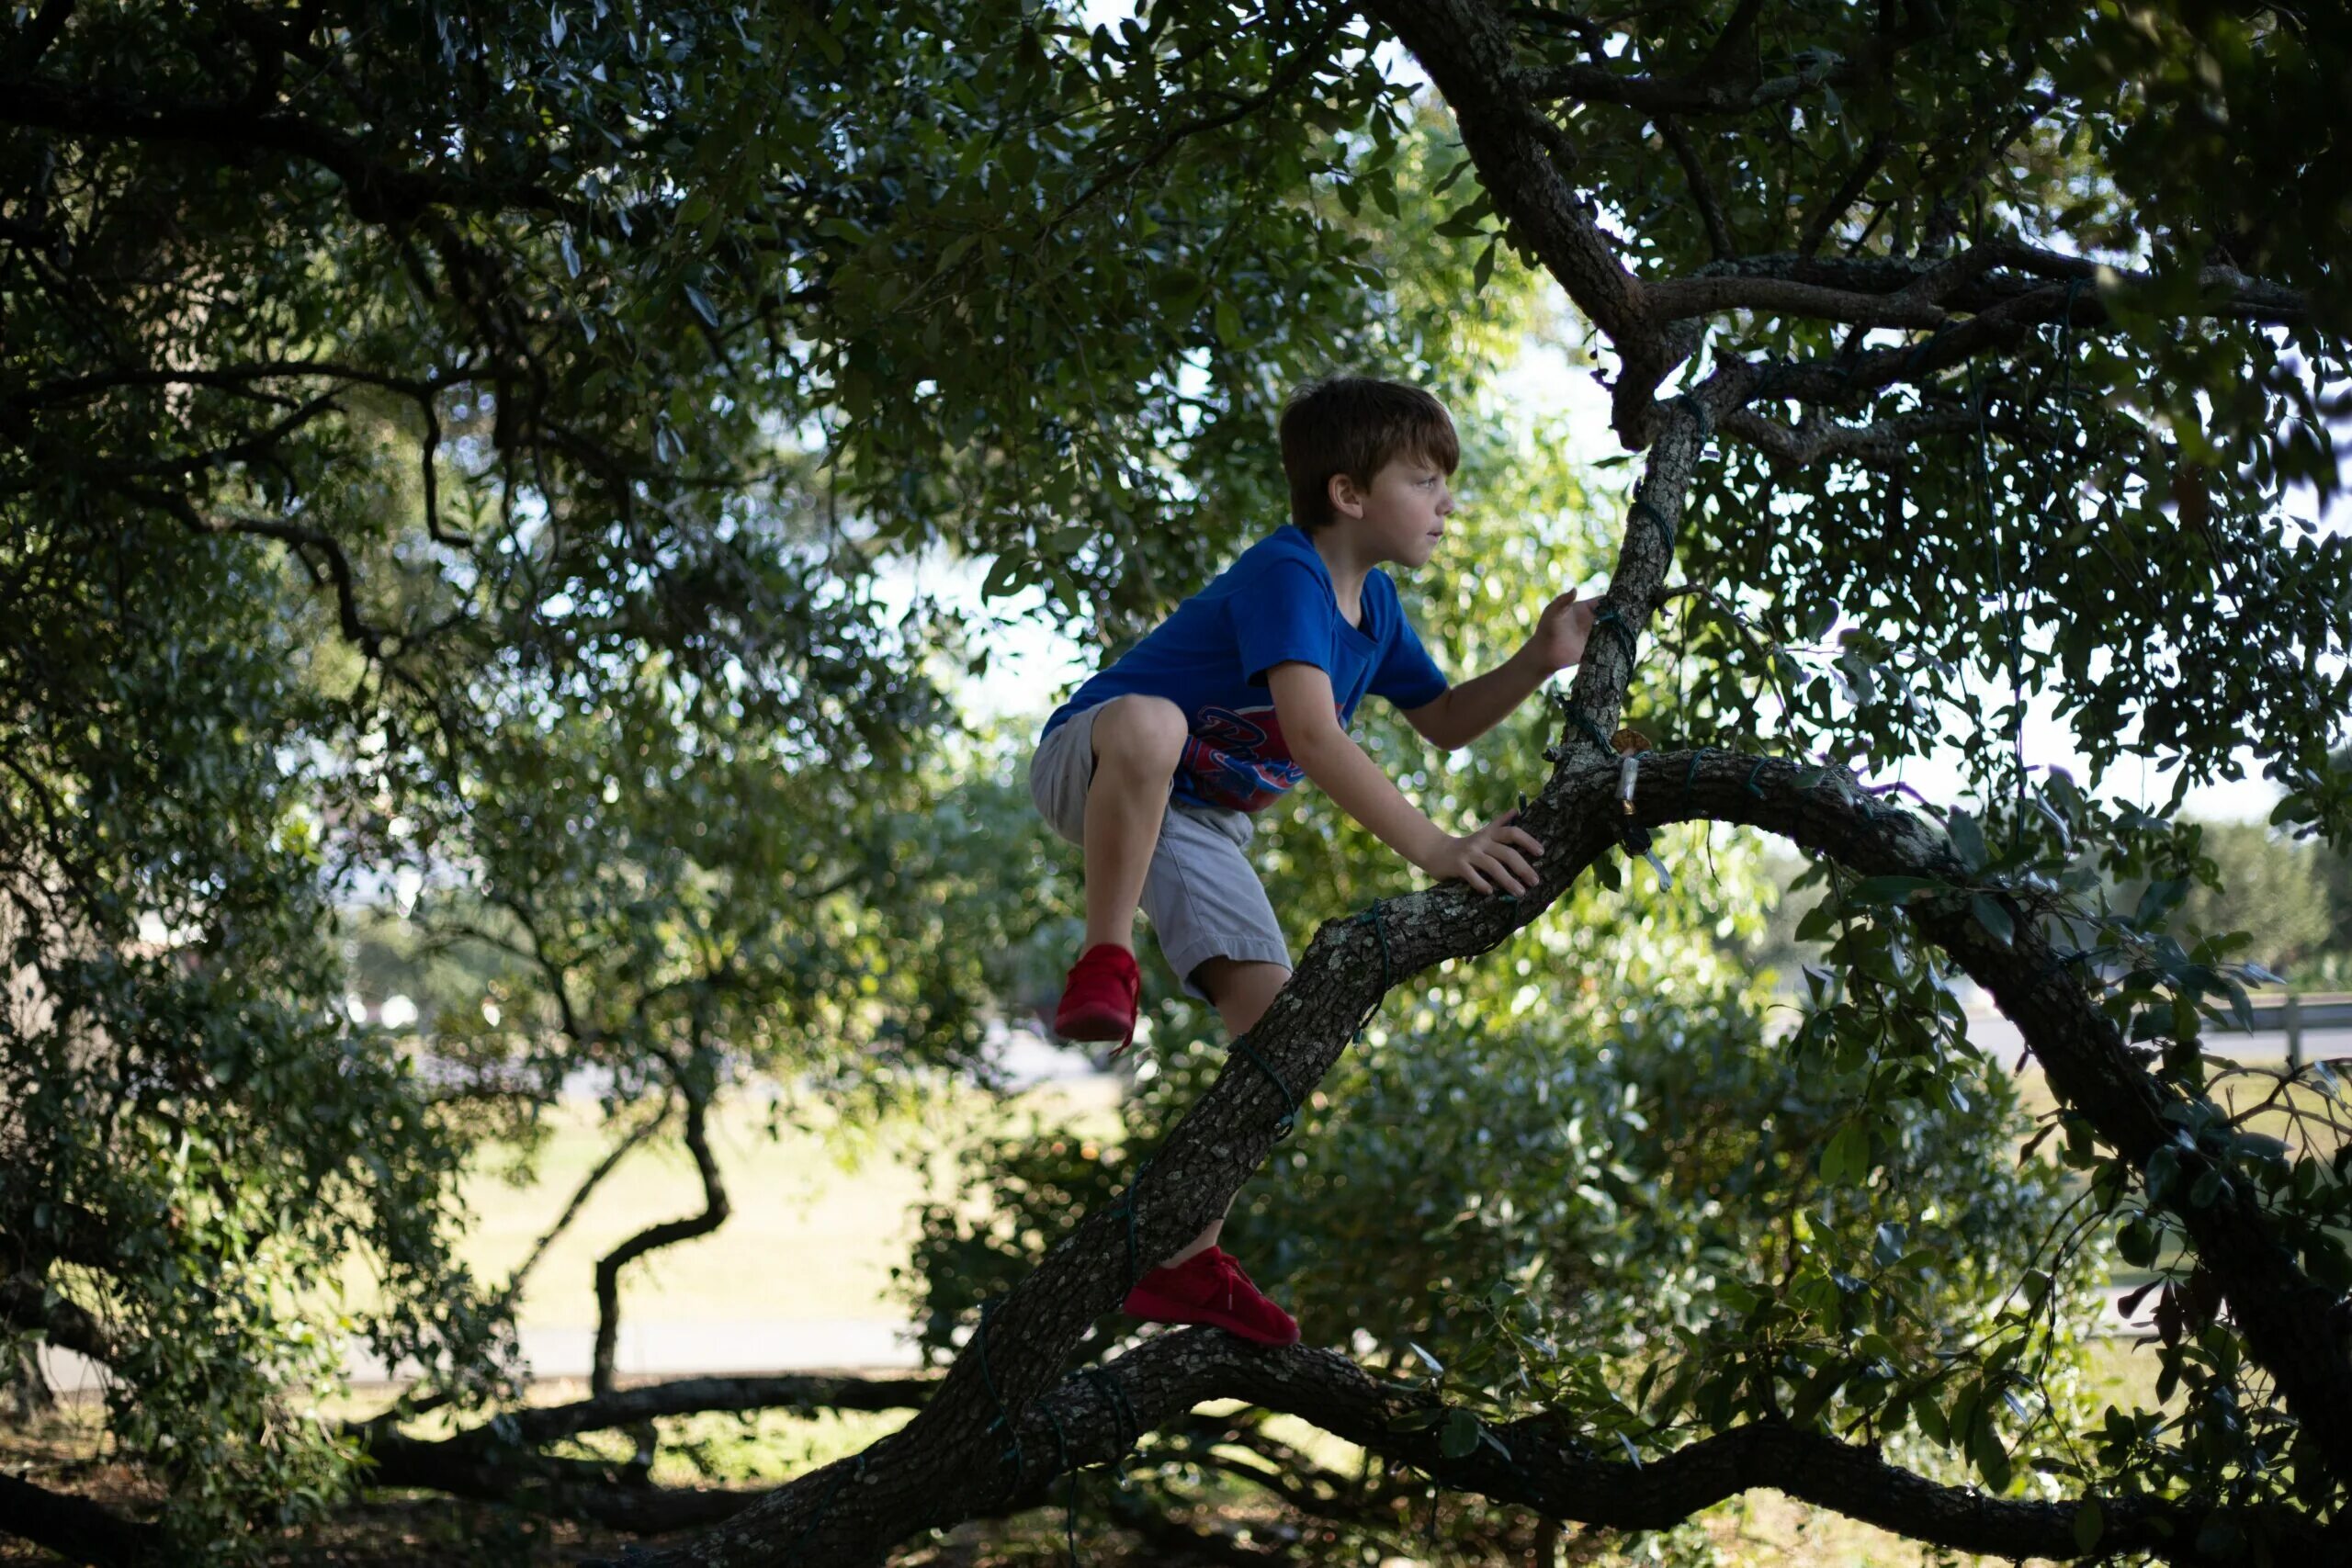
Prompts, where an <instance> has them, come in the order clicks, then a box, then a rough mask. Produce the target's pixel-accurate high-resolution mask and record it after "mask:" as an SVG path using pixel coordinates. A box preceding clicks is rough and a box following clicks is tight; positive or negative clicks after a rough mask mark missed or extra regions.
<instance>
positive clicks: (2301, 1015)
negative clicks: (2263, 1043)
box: [2222, 991, 2352, 1067]
mask: <svg viewBox="0 0 2352 1568" xmlns="http://www.w3.org/2000/svg"><path fill="white" fill-rule="evenodd" d="M2247 999H2248V1000H2249V1001H2250V1002H2252V1003H2253V1012H2254V1027H2255V1029H2256V1031H2257V1032H2264V1031H2270V1030H2277V1031H2279V1032H2283V1033H2284V1034H2285V1035H2286V1036H2287V1065H2288V1066H2290V1067H2300V1066H2302V1065H2303V1031H2304V1030H2306V1029H2352V992H2344V991H2331V992H2327V993H2324V994H2323V995H2318V996H2301V995H2298V994H2296V993H2295V992H2292V991H2290V992H2288V993H2287V994H2286V995H2285V996H2283V997H2278V996H2255V997H2249V998H2247ZM2222 1028H2224V1029H2227V1030H2229V1031H2231V1032H2233V1033H2234V1032H2238V1031H2237V1028H2236V1020H2235V1018H2234V1017H2233V1015H2231V1014H2229V1013H2226V1012H2225V1013H2223V1014H2222Z"/></svg>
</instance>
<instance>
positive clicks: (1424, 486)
mask: <svg viewBox="0 0 2352 1568" xmlns="http://www.w3.org/2000/svg"><path fill="white" fill-rule="evenodd" d="M1330 495H1331V523H1332V525H1333V526H1334V527H1339V528H1344V529H1346V530H1347V531H1348V533H1349V534H1350V535H1351V536H1353V537H1354V538H1355V539H1357V540H1358V541H1359V542H1361V543H1362V544H1364V545H1368V546H1370V547H1371V548H1372V551H1373V556H1374V559H1377V560H1391V561H1396V562H1397V563H1398V564H1400V565H1402V566H1405V567H1407V568H1418V567H1421V566H1425V565H1427V564H1428V563H1429V558H1430V556H1431V555H1433V554H1434V553H1436V550H1437V545H1438V540H1439V539H1440V538H1442V536H1444V533H1445V519H1446V517H1447V515H1448V514H1449V513H1452V512H1453V491H1452V490H1450V489H1449V488H1448V487H1447V485H1446V482H1445V470H1444V469H1442V468H1439V467H1438V466H1437V465H1436V464H1435V463H1431V462H1429V461H1427V460H1425V459H1423V458H1421V457H1394V458H1391V459H1390V460H1389V461H1388V462H1386V463H1385V464H1383V465H1382V466H1381V469H1380V471H1379V472H1378V473H1376V474H1374V475H1373V476H1372V488H1371V489H1370V490H1365V489H1363V488H1361V487H1359V486H1358V485H1357V484H1356V482H1355V481H1354V480H1353V479H1350V478H1349V477H1348V476H1346V475H1345V474H1339V475H1335V476H1333V478H1332V479H1331V490H1330Z"/></svg>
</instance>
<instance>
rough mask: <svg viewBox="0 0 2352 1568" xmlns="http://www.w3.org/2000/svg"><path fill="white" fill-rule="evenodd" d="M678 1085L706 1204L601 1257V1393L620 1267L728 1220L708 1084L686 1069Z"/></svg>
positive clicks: (609, 1387) (595, 1368) (609, 1363)
mask: <svg viewBox="0 0 2352 1568" xmlns="http://www.w3.org/2000/svg"><path fill="white" fill-rule="evenodd" d="M678 1087H679V1089H680V1091H681V1092H682V1093H683V1094H684V1096H685V1100H686V1148H687V1151H688V1152H689V1153H691V1154H692V1155H693V1156H694V1158H695V1171H696V1172H697V1173H698V1174H699V1175H700V1176H701V1178H702V1192H703V1210H702V1213H699V1214H695V1215H693V1216H691V1217H689V1218H687V1219H683V1220H666V1221H664V1222H662V1224H657V1225H648V1226H647V1227H646V1228H645V1229H643V1230H641V1231H639V1232H638V1233H637V1234H636V1235H633V1236H630V1237H629V1238H628V1240H627V1241H625V1242H623V1243H621V1244H620V1245H619V1246H618V1247H615V1248H613V1250H612V1251H610V1252H608V1253H606V1254H605V1256H604V1257H603V1258H599V1259H597V1261H596V1348H595V1353H594V1360H593V1362H592V1363H591V1366H590V1370H589V1387H591V1388H592V1389H594V1391H595V1392H596V1393H597V1394H598V1395H599V1396H600V1397H603V1396H609V1395H611V1394H612V1393H614V1389H613V1359H614V1352H615V1349H616V1346H617V1345H618V1343H619V1340H620V1332H621V1301H620V1274H621V1270H622V1269H624V1268H626V1267H628V1265H629V1264H630V1263H632V1262H634V1261H636V1260H637V1259H638V1258H642V1257H644V1256H645V1255H646V1254H647V1253H649V1252H654V1251H658V1250H660V1249H661V1248H662V1247H670V1246H673V1245H675V1244H676V1243H678V1242H682V1241H691V1240H693V1239H694V1238H695V1237H696V1236H700V1235H709V1234H710V1233H711V1232H713V1231H715V1230H717V1229H718V1227H719V1226H721V1225H723V1224H726V1223H727V1215H728V1204H727V1189H726V1188H725V1187H724V1186H723V1185H721V1184H720V1181H719V1177H718V1161H717V1160H716V1159H714V1158H712V1157H711V1153H710V1139H709V1136H708V1129H707V1125H706V1118H707V1115H708V1112H709V1109H710V1090H709V1087H708V1086H707V1084H704V1083H702V1082H699V1081H696V1079H695V1077H694V1076H693V1075H692V1074H687V1075H684V1078H683V1081H681V1082H680V1084H679V1086H678Z"/></svg>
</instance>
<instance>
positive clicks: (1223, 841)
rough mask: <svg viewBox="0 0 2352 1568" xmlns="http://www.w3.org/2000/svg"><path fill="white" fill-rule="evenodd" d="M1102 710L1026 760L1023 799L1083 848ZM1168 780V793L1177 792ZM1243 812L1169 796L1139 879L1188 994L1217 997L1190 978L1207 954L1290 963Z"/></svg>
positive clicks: (1081, 717)
mask: <svg viewBox="0 0 2352 1568" xmlns="http://www.w3.org/2000/svg"><path fill="white" fill-rule="evenodd" d="M1102 711H1103V704H1100V703H1098V704H1096V705H1094V706H1092V707H1090V708H1086V709H1083V710H1081V711H1080V712H1078V713H1074V714H1072V715H1070V716H1069V717H1068V718H1066V719H1064V720H1062V722H1061V723H1060V724H1059V725H1057V726H1056V727H1055V729H1054V732H1053V733H1052V734H1051V735H1048V736H1046V739H1044V740H1043V741H1041V742H1039V743H1038V746H1037V754H1036V755H1035V757H1033V758H1031V759H1030V761H1029V797H1030V798H1031V799H1032V800H1034V801H1035V802H1036V803H1037V810H1038V811H1039V812H1040V813H1041V814H1042V815H1043V816H1044V817H1045V818H1046V822H1047V823H1048V824H1050V825H1051V826H1052V828H1053V829H1054V831H1055V832H1057V833H1059V834H1060V835H1061V836H1062V837H1063V838H1065V839H1068V840H1069V841H1070V842H1071V843H1073V844H1076V845H1078V846H1079V847H1080V848H1081V849H1083V848H1084V847H1085V842H1086V839H1085V834H1086V786H1087V785H1088V784H1091V783H1092V782H1093V780H1094V741H1093V735H1094V720H1095V718H1096V716H1099V715H1100V714H1101V713H1102ZM1174 782H1175V781H1174V779H1173V777H1172V776H1171V777H1170V789H1171V790H1172V789H1173V787H1174ZM1257 830H1258V829H1257V824H1256V823H1254V822H1252V821H1251V820H1250V814H1249V813H1248V812H1246V811H1229V810H1227V809H1226V808H1225V807H1221V806H1200V805H1195V804H1194V803H1193V802H1192V801H1189V800H1179V799H1177V798H1176V797H1175V796H1174V795H1172V794H1171V795H1170V797H1169V801H1168V815H1167V816H1166V818H1163V819H1162V820H1161V822H1160V824H1159V844H1158V846H1157V847H1155V848H1154V849H1153V850H1152V852H1151V867H1150V869H1149V870H1148V871H1146V872H1145V873H1144V879H1143V912H1144V913H1145V914H1146V915H1148V916H1149V917H1150V918H1151V930H1152V934H1153V935H1154V936H1156V937H1158V938H1159V951H1160V953H1161V955H1162V956H1163V957H1165V958H1166V959H1167V960H1168V966H1169V967H1170V969H1173V970H1174V971H1176V974H1177V976H1178V977H1179V978H1180V979H1181V980H1182V982H1183V985H1184V991H1185V994H1186V995H1188V996H1194V997H1198V998H1201V999H1202V1000H1203V1001H1214V1000H1215V999H1216V998H1213V997H1211V996H1210V995H1209V994H1208V993H1207V992H1206V991H1204V990H1203V989H1201V987H1200V985H1199V983H1198V982H1197V981H1195V980H1194V979H1193V970H1194V969H1196V968H1198V967H1199V966H1200V964H1202V963H1203V961H1204V960H1206V959H1211V958H1235V959H1241V960H1245V961H1252V960H1254V961H1256V962H1259V963H1264V964H1281V965H1282V966H1283V967H1284V968H1285V969H1287V968H1289V967H1291V962H1290V949H1289V948H1288V947H1287V946H1285V945H1283V929H1282V926H1281V925H1280V924H1279V923H1278V922H1277V921H1276V920H1275V919H1274V907H1273V905H1272V903H1271V902H1270V901H1269V900H1268V899H1267V897H1266V889H1265V886H1264V885H1263V884H1261V882H1260V881H1259V880H1258V873H1257V871H1256V869H1255V868H1254V867H1252V866H1251V865H1250V858H1249V856H1248V855H1246V854H1244V853H1243V850H1244V848H1245V847H1246V846H1247V845H1248V844H1249V842H1250V840H1251V839H1252V838H1253V837H1255V836H1256V834H1257Z"/></svg>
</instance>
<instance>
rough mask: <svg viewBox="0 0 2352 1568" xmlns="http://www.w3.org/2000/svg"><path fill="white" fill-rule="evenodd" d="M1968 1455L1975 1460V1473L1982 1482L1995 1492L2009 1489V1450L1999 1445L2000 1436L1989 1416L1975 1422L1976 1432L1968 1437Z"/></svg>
mask: <svg viewBox="0 0 2352 1568" xmlns="http://www.w3.org/2000/svg"><path fill="white" fill-rule="evenodd" d="M1968 1457H1969V1458H1970V1459H1972V1460H1973V1461H1976V1470H1977V1473H1979V1474H1980V1475H1982V1476H1984V1477H1985V1485H1987V1486H1989V1487H1991V1488H1992V1489H1993V1490H1994V1491H1995V1492H1996V1493H2000V1492H2007V1490H2008V1489H2009V1477H2010V1474H2011V1473H2012V1472H2011V1470H2010V1467H2009V1450H2007V1449H2005V1448H2003V1447H2002V1446H2001V1437H2000V1434H1999V1433H1998V1432H1996V1431H1995V1430H1994V1429H1993V1423H1992V1421H1991V1420H1990V1419H1989V1418H1986V1419H1984V1420H1980V1421H1978V1422H1977V1423H1976V1434H1975V1436H1974V1437H1973V1438H1971V1439H1970V1442H1969V1445H1968Z"/></svg>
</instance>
